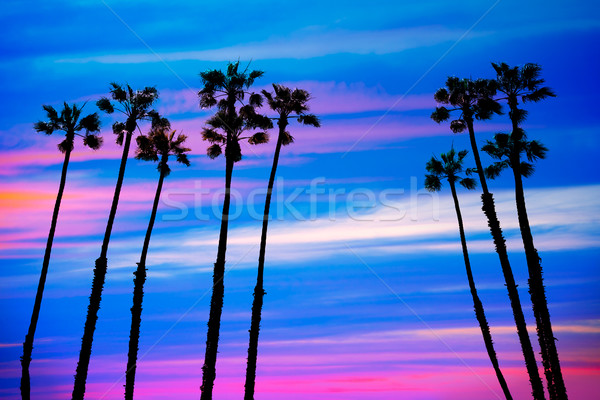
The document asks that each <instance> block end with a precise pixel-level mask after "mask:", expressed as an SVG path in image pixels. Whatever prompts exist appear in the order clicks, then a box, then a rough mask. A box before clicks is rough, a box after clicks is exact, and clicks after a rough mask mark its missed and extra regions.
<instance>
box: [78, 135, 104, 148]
mask: <svg viewBox="0 0 600 400" xmlns="http://www.w3.org/2000/svg"><path fill="white" fill-rule="evenodd" d="M103 143H104V139H103V138H101V137H100V136H98V135H93V134H91V133H88V134H86V135H85V136H84V137H83V144H84V145H85V146H87V147H89V148H90V149H92V150H98V149H99V148H100V147H102V144H103Z"/></svg>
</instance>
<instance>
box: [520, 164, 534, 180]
mask: <svg viewBox="0 0 600 400" xmlns="http://www.w3.org/2000/svg"><path fill="white" fill-rule="evenodd" d="M519 171H520V172H521V175H523V176H524V177H525V178H529V177H530V176H531V175H533V173H534V172H535V167H534V166H533V164H531V163H528V162H525V161H522V162H521V166H520V167H519Z"/></svg>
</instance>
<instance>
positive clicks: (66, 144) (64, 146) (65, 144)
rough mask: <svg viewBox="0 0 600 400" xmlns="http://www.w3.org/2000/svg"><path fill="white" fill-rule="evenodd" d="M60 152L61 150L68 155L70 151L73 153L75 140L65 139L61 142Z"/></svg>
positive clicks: (59, 145)
mask: <svg viewBox="0 0 600 400" xmlns="http://www.w3.org/2000/svg"><path fill="white" fill-rule="evenodd" d="M57 147H58V150H60V152H61V153H63V154H64V153H66V152H68V151H72V150H73V139H69V138H67V139H65V140H63V141H62V142H60V143H59V144H58V146H57Z"/></svg>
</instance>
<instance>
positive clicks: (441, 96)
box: [433, 88, 449, 104]
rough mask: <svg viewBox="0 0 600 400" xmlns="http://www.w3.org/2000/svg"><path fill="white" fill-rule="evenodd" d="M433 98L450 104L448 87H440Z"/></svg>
mask: <svg viewBox="0 0 600 400" xmlns="http://www.w3.org/2000/svg"><path fill="white" fill-rule="evenodd" d="M433 98H434V99H435V101H436V102H438V103H442V104H448V98H449V95H448V90H447V89H446V88H441V89H438V90H437V91H436V92H435V94H434V95H433Z"/></svg>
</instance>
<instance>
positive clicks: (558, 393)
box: [511, 106, 567, 400]
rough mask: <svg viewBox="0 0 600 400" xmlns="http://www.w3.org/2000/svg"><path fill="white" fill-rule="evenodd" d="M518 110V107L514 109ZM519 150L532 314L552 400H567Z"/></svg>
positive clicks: (518, 193) (518, 186)
mask: <svg viewBox="0 0 600 400" xmlns="http://www.w3.org/2000/svg"><path fill="white" fill-rule="evenodd" d="M515 107H516V106H515ZM513 115H514V111H513V110H511V120H512V124H513V135H515V134H518V133H519V132H521V130H520V128H519V126H518V124H517V122H516V121H515V119H514V118H513ZM513 143H514V146H518V145H519V143H520V141H519V140H515V141H513ZM520 150H521V149H519V148H515V149H513V160H512V161H511V166H512V170H513V175H514V178H515V200H516V205H517V215H518V218H519V229H520V231H521V238H522V239H523V247H524V249H525V257H526V259H527V269H528V272H529V294H530V296H531V304H532V307H533V314H534V316H535V321H536V328H537V334H538V341H539V344H540V349H541V353H542V365H543V366H544V374H545V376H546V381H547V384H548V393H549V395H550V399H551V400H566V399H567V389H566V387H565V382H564V380H563V376H562V371H561V368H560V360H559V358H558V351H557V349H556V343H555V338H554V334H553V332H552V323H551V322H550V312H549V311H548V302H547V300H546V290H545V288H544V281H543V276H542V264H541V258H540V257H539V255H538V252H537V250H536V248H535V245H534V244H533V235H532V234H531V228H530V226H529V217H528V216H527V207H526V206H525V194H524V191H523V179H522V175H521V168H520V165H521V160H520V157H519V154H520Z"/></svg>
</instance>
